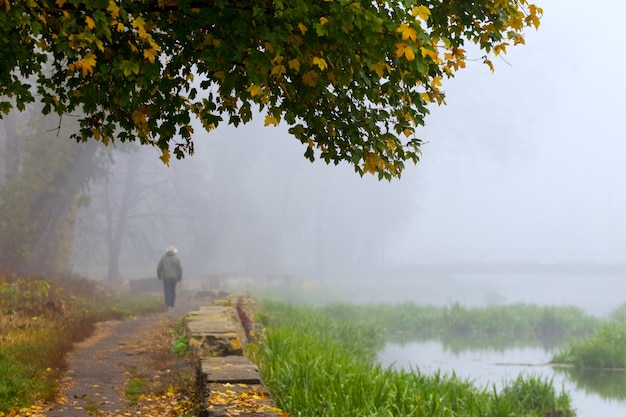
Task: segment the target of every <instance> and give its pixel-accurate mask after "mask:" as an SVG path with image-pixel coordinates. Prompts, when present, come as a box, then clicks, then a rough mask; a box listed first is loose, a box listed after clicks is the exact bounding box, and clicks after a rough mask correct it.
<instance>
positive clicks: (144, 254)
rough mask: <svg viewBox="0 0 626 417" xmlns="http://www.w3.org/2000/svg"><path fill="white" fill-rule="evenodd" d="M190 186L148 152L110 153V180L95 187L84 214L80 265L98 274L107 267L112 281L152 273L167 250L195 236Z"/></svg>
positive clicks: (127, 149) (132, 149)
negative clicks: (187, 189) (190, 209)
mask: <svg viewBox="0 0 626 417" xmlns="http://www.w3.org/2000/svg"><path fill="white" fill-rule="evenodd" d="M189 182H190V181H189V178H188V177H186V176H178V175H176V173H175V171H174V170H173V169H170V168H168V167H166V166H164V165H163V164H161V163H160V162H158V161H155V160H154V158H151V157H149V156H147V155H146V153H145V149H139V148H138V147H137V146H125V147H122V148H117V149H111V151H110V154H109V164H108V166H107V173H106V176H105V179H104V181H102V182H99V183H97V184H94V185H93V186H92V187H91V189H90V196H91V197H90V204H89V206H87V207H84V208H83V209H82V210H81V213H80V217H79V224H78V229H77V239H76V242H75V245H74V251H75V257H74V259H75V262H76V263H77V264H78V266H79V267H82V268H86V269H88V270H89V272H90V273H94V274H96V275H97V272H94V271H95V269H98V268H102V266H104V268H106V273H105V276H106V278H107V279H109V280H117V279H120V278H123V277H128V276H129V275H133V274H134V272H132V270H136V269H138V268H139V269H140V270H141V271H145V272H141V273H144V274H145V273H152V272H153V271H152V270H153V269H154V268H153V265H152V264H153V263H154V258H155V256H156V255H157V254H159V255H160V254H161V252H162V250H163V249H164V246H165V245H167V244H168V243H169V242H170V241H174V240H183V241H182V242H180V241H178V242H176V243H177V245H180V244H182V245H183V246H184V241H185V240H188V239H190V238H191V237H192V236H193V230H194V226H193V219H192V218H191V216H190V214H189V210H188V208H189V207H191V206H193V205H194V203H193V202H191V201H190V199H189V198H187V197H186V195H187V194H186V192H185V184H186V183H189ZM181 236H182V239H181V238H180V237H181ZM142 267H143V268H142Z"/></svg>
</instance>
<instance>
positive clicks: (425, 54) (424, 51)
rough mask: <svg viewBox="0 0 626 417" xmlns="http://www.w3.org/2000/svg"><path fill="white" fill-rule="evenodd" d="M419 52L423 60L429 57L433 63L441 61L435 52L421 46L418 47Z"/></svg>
mask: <svg viewBox="0 0 626 417" xmlns="http://www.w3.org/2000/svg"><path fill="white" fill-rule="evenodd" d="M420 52H421V53H422V57H423V58H426V57H429V58H430V59H432V60H433V61H434V62H435V63H439V62H441V60H440V59H439V54H438V53H437V51H433V50H432V49H428V48H425V47H423V46H421V47H420Z"/></svg>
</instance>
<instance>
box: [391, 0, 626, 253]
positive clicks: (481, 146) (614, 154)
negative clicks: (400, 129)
mask: <svg viewBox="0 0 626 417" xmlns="http://www.w3.org/2000/svg"><path fill="white" fill-rule="evenodd" d="M539 5H540V6H542V7H543V9H544V12H545V15H544V18H543V19H542V24H541V27H540V30H539V31H538V32H533V31H529V32H528V33H527V45H526V46H521V47H517V48H513V49H512V50H510V52H509V54H508V55H507V56H506V60H507V62H508V63H510V66H509V65H508V64H507V63H504V62H502V61H500V62H498V60H496V62H498V63H497V65H496V72H495V73H494V74H493V75H492V74H491V73H490V72H489V71H486V70H485V69H484V68H482V67H481V66H480V65H474V66H472V68H470V69H469V70H467V71H465V72H463V73H460V74H459V75H458V76H457V78H456V79H455V80H452V81H451V82H449V83H448V85H447V88H446V91H447V94H448V95H447V97H448V99H447V101H448V106H446V107H444V108H438V109H435V110H434V111H433V114H432V115H431V117H430V119H429V122H428V123H427V128H426V129H425V131H424V137H425V138H428V140H430V143H429V144H428V145H426V146H424V149H423V151H424V158H423V161H422V164H421V165H420V166H419V167H418V168H417V169H415V170H412V171H413V172H411V174H410V175H407V177H411V179H412V180H413V182H414V183H415V184H416V186H415V188H414V189H415V192H416V193H418V194H419V210H418V212H417V213H416V216H415V218H414V221H413V222H412V227H411V229H410V231H407V234H406V236H405V239H404V240H403V242H406V246H404V247H402V248H400V249H398V250H399V251H400V252H401V253H402V255H401V256H407V257H409V256H412V255H416V256H419V257H422V256H424V257H425V258H427V259H437V258H439V259H468V258H471V259H480V260H493V259H515V260H520V259H532V260H554V259H557V260H560V259H566V260H580V259H582V260H598V261H618V260H624V255H626V238H624V237H623V235H624V232H625V231H626V190H625V189H624V187H623V186H622V178H624V177H625V174H626V164H624V163H623V160H624V154H625V151H626V143H624V133H623V132H624V129H623V124H622V123H623V120H624V116H626V114H625V113H626V112H625V108H626V107H625V106H624V103H623V97H624V93H625V92H626V82H625V81H624V78H623V75H622V73H623V67H624V64H626V57H625V56H624V54H623V53H622V52H621V49H622V46H620V41H619V39H621V32H622V23H621V19H622V17H623V16H624V13H625V12H626V4H625V3H623V2H620V1H617V0H614V1H599V2H594V3H593V7H592V8H590V7H589V5H590V4H589V3H584V2H582V1H557V0H544V1H542V2H541V3H539Z"/></svg>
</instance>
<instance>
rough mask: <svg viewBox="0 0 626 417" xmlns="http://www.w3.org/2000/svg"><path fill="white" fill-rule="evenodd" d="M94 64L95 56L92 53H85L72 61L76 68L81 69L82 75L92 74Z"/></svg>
mask: <svg viewBox="0 0 626 417" xmlns="http://www.w3.org/2000/svg"><path fill="white" fill-rule="evenodd" d="M95 65H96V56H95V55H94V54H92V53H88V54H87V55H85V57H84V58H83V59H79V60H78V61H76V62H75V63H74V66H75V68H76V69H79V70H81V73H82V74H83V77H86V76H87V75H88V74H93V67H94V66H95Z"/></svg>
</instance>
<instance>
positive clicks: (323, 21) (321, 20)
mask: <svg viewBox="0 0 626 417" xmlns="http://www.w3.org/2000/svg"><path fill="white" fill-rule="evenodd" d="M326 23H328V18H326V17H324V16H322V17H320V25H322V26H324V25H325V24H326Z"/></svg>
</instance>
